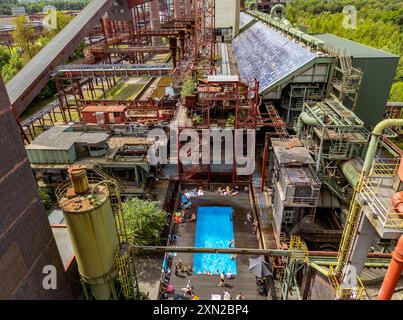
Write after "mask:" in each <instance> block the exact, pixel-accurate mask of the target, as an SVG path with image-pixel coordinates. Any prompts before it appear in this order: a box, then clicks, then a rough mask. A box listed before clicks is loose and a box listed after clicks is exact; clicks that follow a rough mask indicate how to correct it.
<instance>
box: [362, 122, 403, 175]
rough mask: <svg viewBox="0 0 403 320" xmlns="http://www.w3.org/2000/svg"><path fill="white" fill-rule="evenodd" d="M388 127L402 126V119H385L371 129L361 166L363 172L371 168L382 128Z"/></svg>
mask: <svg viewBox="0 0 403 320" xmlns="http://www.w3.org/2000/svg"><path fill="white" fill-rule="evenodd" d="M388 127H403V119H387V120H383V121H382V122H380V123H378V124H377V125H376V127H375V128H374V130H373V131H372V136H371V141H370V143H369V147H368V151H367V155H366V156H365V162H364V166H363V168H362V173H363V174H366V173H367V172H368V171H369V170H370V169H371V166H372V163H373V161H374V158H375V153H376V150H377V148H378V143H379V138H380V136H381V134H382V132H383V130H385V129H386V128H388Z"/></svg>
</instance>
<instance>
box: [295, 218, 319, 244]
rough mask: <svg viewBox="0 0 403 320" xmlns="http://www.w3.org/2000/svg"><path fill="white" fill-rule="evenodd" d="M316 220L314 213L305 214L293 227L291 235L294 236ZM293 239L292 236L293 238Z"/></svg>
mask: <svg viewBox="0 0 403 320" xmlns="http://www.w3.org/2000/svg"><path fill="white" fill-rule="evenodd" d="M314 220H315V216H314V215H308V216H305V217H304V218H303V219H302V220H301V221H300V222H298V223H297V224H296V225H295V226H294V228H292V230H291V232H290V235H291V236H294V235H298V233H299V232H300V231H301V230H303V229H304V228H305V226H306V225H311V224H313V222H314ZM291 241H292V238H291Z"/></svg>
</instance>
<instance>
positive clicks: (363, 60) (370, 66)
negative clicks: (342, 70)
mask: <svg viewBox="0 0 403 320" xmlns="http://www.w3.org/2000/svg"><path fill="white" fill-rule="evenodd" d="M314 36H315V37H316V38H318V39H320V40H322V41H324V42H325V43H326V45H330V46H332V47H334V48H335V49H336V50H339V51H347V52H348V54H349V55H351V56H352V58H353V66H354V67H356V68H359V69H361V71H362V72H363V78H362V82H361V90H360V93H359V97H358V102H357V107H356V110H357V111H356V114H357V116H358V117H359V118H360V119H362V120H363V121H364V122H365V125H366V126H367V127H370V128H372V127H374V126H375V125H376V124H377V123H378V122H379V121H381V120H382V119H383V114H384V112H385V107H386V104H387V102H388V97H389V93H390V89H391V86H392V83H393V78H394V76H395V73H396V69H397V65H398V63H399V56H397V55H393V54H390V53H387V52H384V51H381V50H378V49H374V48H371V47H368V46H366V45H363V44H360V43H357V42H354V41H351V40H347V39H344V38H340V37H338V36H336V35H333V34H329V33H325V34H317V35H314Z"/></svg>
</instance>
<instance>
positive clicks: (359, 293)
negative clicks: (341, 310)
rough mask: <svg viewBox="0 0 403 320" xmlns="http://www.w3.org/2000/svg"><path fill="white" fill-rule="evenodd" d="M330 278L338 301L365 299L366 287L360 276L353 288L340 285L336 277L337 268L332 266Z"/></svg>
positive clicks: (330, 267)
mask: <svg viewBox="0 0 403 320" xmlns="http://www.w3.org/2000/svg"><path fill="white" fill-rule="evenodd" d="M328 278H329V281H330V284H331V285H332V287H333V290H334V294H335V299H336V300H363V299H364V298H365V287H364V285H363V283H362V281H361V279H360V277H359V276H357V281H356V283H355V285H353V286H351V287H349V286H345V285H343V284H342V283H340V281H339V279H338V277H337V276H336V272H335V266H334V265H330V266H329V276H328Z"/></svg>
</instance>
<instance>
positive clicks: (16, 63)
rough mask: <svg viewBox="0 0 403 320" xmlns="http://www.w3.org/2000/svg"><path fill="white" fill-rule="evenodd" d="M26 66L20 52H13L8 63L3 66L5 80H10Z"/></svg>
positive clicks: (2, 71)
mask: <svg viewBox="0 0 403 320" xmlns="http://www.w3.org/2000/svg"><path fill="white" fill-rule="evenodd" d="M23 67H24V61H23V59H22V58H21V56H20V55H18V54H16V53H15V54H12V55H11V58H10V59H9V61H8V63H7V64H6V65H4V66H3V67H2V68H1V73H2V75H3V78H4V81H5V82H8V81H10V80H11V78H12V77H14V76H15V75H16V74H17V73H18V71H20V70H21V69H22V68H23Z"/></svg>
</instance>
